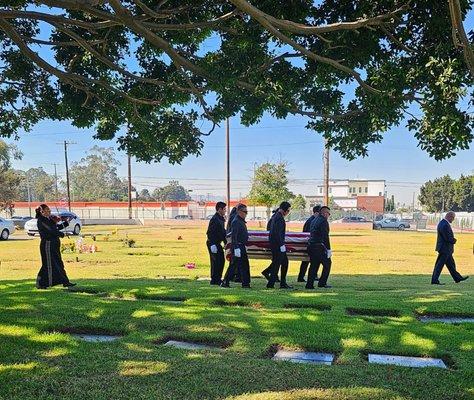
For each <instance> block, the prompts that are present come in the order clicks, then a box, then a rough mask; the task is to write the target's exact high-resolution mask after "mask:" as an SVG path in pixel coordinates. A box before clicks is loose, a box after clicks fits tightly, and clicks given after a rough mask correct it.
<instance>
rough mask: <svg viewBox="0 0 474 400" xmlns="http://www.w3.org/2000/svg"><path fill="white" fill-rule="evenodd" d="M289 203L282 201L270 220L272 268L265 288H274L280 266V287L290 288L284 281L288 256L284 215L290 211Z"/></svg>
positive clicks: (269, 237)
mask: <svg viewBox="0 0 474 400" xmlns="http://www.w3.org/2000/svg"><path fill="white" fill-rule="evenodd" d="M290 208H291V204H290V203H288V202H287V201H284V202H282V203H281V204H280V207H279V208H278V211H277V212H276V213H275V215H274V216H273V217H272V219H271V222H270V232H269V234H268V240H269V242H270V249H271V251H272V264H271V267H272V270H271V275H270V280H269V281H268V283H267V288H269V289H270V288H274V287H275V282H276V280H277V279H278V271H279V270H280V267H281V277H280V289H291V286H289V285H288V284H287V283H286V274H287V273H288V256H287V255H286V246H285V234H286V222H285V217H286V216H287V215H288V214H289V213H290Z"/></svg>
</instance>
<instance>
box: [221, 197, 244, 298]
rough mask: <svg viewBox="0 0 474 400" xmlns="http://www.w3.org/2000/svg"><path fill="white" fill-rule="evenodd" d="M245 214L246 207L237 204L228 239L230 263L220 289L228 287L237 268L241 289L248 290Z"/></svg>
mask: <svg viewBox="0 0 474 400" xmlns="http://www.w3.org/2000/svg"><path fill="white" fill-rule="evenodd" d="M247 212H248V211H247V206H246V205H245V204H239V205H238V206H237V215H236V216H235V217H234V219H233V220H232V223H231V237H230V239H231V251H232V262H231V263H230V264H229V268H228V270H227V272H226V276H225V278H224V282H222V284H221V287H225V288H228V287H230V285H229V282H230V279H231V278H232V277H233V276H234V270H235V268H237V269H238V270H239V272H240V277H241V279H242V288H244V289H249V288H250V265H249V257H248V255H247V247H246V246H247V242H248V239H249V234H248V230H247V223H246V222H245V218H246V216H247Z"/></svg>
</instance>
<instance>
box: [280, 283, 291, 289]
mask: <svg viewBox="0 0 474 400" xmlns="http://www.w3.org/2000/svg"><path fill="white" fill-rule="evenodd" d="M280 289H293V286H290V285H288V284H287V283H284V284H282V285H280Z"/></svg>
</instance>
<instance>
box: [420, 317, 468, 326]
mask: <svg viewBox="0 0 474 400" xmlns="http://www.w3.org/2000/svg"><path fill="white" fill-rule="evenodd" d="M419 319H420V321H421V322H442V323H443V324H463V323H471V324H472V323H473V322H474V318H473V317H470V318H469V317H430V316H423V317H420V318H419Z"/></svg>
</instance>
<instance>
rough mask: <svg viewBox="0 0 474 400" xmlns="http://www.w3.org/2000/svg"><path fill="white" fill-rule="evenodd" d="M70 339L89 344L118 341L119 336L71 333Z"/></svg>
mask: <svg viewBox="0 0 474 400" xmlns="http://www.w3.org/2000/svg"><path fill="white" fill-rule="evenodd" d="M71 336H72V337H75V338H76V339H79V340H82V341H84V342H90V343H104V342H105V343H107V342H113V341H115V340H118V339H120V336H113V335H92V334H86V333H72V334H71Z"/></svg>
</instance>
